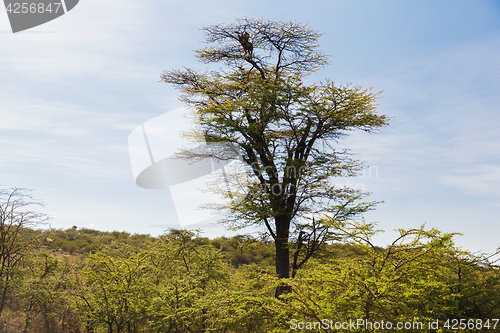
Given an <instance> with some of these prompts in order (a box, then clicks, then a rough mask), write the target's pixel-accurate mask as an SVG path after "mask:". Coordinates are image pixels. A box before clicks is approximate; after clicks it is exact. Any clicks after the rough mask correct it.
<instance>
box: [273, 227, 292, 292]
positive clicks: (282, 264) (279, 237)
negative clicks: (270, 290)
mask: <svg viewBox="0 0 500 333" xmlns="http://www.w3.org/2000/svg"><path fill="white" fill-rule="evenodd" d="M289 227H290V221H289V220H287V219H284V218H281V219H278V218H277V219H276V238H275V239H274V244H275V247H276V275H277V276H278V278H279V279H288V278H289V277H290V248H289V247H288V236H289ZM289 291H291V288H290V286H287V285H280V286H278V287H277V288H276V293H275V296H276V298H280V296H281V295H282V294H283V293H286V292H289Z"/></svg>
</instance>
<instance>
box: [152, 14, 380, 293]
mask: <svg viewBox="0 0 500 333" xmlns="http://www.w3.org/2000/svg"><path fill="white" fill-rule="evenodd" d="M203 31H204V32H205V35H206V40H207V42H208V43H209V44H211V45H210V46H209V47H206V48H203V49H201V50H198V51H196V53H197V57H198V58H199V60H200V61H201V62H203V63H206V64H213V63H219V64H222V65H224V66H225V67H224V68H220V69H219V70H215V71H206V72H199V71H196V70H193V69H183V70H171V71H165V72H164V73H163V74H162V76H161V78H162V80H163V81H164V82H167V83H171V84H173V85H174V86H176V87H177V88H179V89H180V90H181V92H182V93H183V94H182V97H181V100H182V101H184V102H185V103H186V104H187V105H188V106H190V107H191V108H192V109H193V110H195V111H196V115H197V117H198V118H199V121H200V124H201V130H202V132H203V134H204V137H205V140H206V142H207V143H209V145H210V144H211V148H210V151H208V152H206V153H205V155H204V156H202V155H203V154H201V155H198V157H200V156H201V157H208V156H210V157H212V158H217V159H227V158H230V155H231V154H228V153H227V152H228V149H227V147H228V145H231V146H233V147H236V148H237V150H238V152H239V153H240V154H241V156H242V158H243V161H244V164H245V165H246V166H247V167H248V168H247V170H246V171H247V178H248V179H247V180H246V182H247V183H248V191H247V195H246V196H245V197H244V198H243V199H241V197H237V196H233V195H231V193H229V195H228V205H226V206H222V207H221V206H219V207H218V208H220V209H227V210H228V212H229V213H230V214H229V215H228V216H229V217H228V219H226V220H225V222H226V223H229V224H230V226H231V227H234V228H238V227H245V226H248V225H252V224H253V225H255V224H257V225H261V226H263V227H264V230H266V232H267V234H268V235H269V236H270V237H272V238H273V239H274V242H275V245H276V273H277V275H278V277H279V278H289V277H290V270H291V269H292V277H293V276H295V273H296V271H297V270H298V269H299V268H300V267H301V266H302V265H303V264H304V262H306V261H307V259H309V258H310V257H311V255H313V254H314V253H315V251H317V250H318V248H319V246H320V245H321V244H322V243H324V242H325V241H327V240H328V239H330V238H331V237H332V236H333V235H334V234H335V229H334V228H332V224H331V223H330V222H328V221H332V219H333V220H335V221H346V220H349V219H352V218H354V217H356V216H357V215H359V214H360V213H363V212H365V211H367V210H369V209H370V208H372V207H373V205H374V204H375V203H373V202H371V203H370V202H360V201H361V200H359V199H360V198H362V197H363V193H361V192H359V191H356V190H354V189H351V188H348V187H338V186H335V185H334V184H333V183H332V182H331V180H332V177H339V176H343V177H345V176H353V175H355V174H356V173H357V172H358V171H359V170H360V168H361V167H362V165H361V164H360V163H359V162H358V161H355V160H353V159H352V158H350V154H349V153H348V151H347V150H346V149H343V148H341V147H340V146H339V145H338V142H339V139H341V138H342V137H344V136H345V135H346V134H347V132H348V131H351V130H355V129H360V130H363V131H366V132H373V131H375V130H377V129H378V128H380V127H382V126H385V125H386V124H387V122H388V119H387V117H386V116H384V115H378V114H377V113H376V100H377V97H378V93H375V92H373V91H372V90H371V89H363V88H361V87H359V86H352V85H348V86H340V85H336V84H334V83H333V82H332V81H330V80H327V81H326V82H320V83H314V84H306V83H305V82H304V78H305V77H306V76H308V75H310V74H311V73H313V72H315V71H317V70H319V69H321V68H322V67H323V66H324V65H325V64H326V63H327V57H326V56H325V55H324V54H323V53H322V52H321V51H319V50H318V47H319V45H318V38H319V37H320V36H321V35H320V34H319V33H318V32H316V31H314V30H311V29H310V28H309V27H307V26H306V25H302V24H299V23H295V22H281V21H280V22H273V21H267V20H255V19H247V18H244V19H238V20H237V21H236V22H235V23H233V24H219V25H213V26H209V27H205V28H203ZM249 43H251V44H249ZM217 147H219V148H220V149H217ZM221 147H222V148H221ZM188 155H189V154H188ZM191 157H192V158H194V157H195V156H193V154H191ZM230 176H231V175H227V177H228V178H229V179H237V178H231V177H230ZM224 191H225V189H224ZM322 215H323V216H324V215H327V216H328V217H329V218H321V216H322ZM292 244H294V247H295V250H294V253H293V255H292V258H291V256H290V251H291V250H292V249H291V247H292V246H291V245H292ZM277 292H278V293H280V290H279V289H278V291H277Z"/></svg>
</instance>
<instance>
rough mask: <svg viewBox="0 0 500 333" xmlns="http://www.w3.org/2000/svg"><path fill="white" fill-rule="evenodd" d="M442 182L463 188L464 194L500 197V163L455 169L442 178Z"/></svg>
mask: <svg viewBox="0 0 500 333" xmlns="http://www.w3.org/2000/svg"><path fill="white" fill-rule="evenodd" d="M440 183H441V184H444V185H446V186H449V187H452V188H457V189H460V190H462V192H463V193H464V194H469V195H477V196H484V197H500V165H477V166H474V167H472V168H468V169H457V170H453V171H452V174H449V175H446V176H444V177H442V178H441V180H440Z"/></svg>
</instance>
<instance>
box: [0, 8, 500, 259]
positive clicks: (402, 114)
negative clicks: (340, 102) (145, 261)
mask: <svg viewBox="0 0 500 333" xmlns="http://www.w3.org/2000/svg"><path fill="white" fill-rule="evenodd" d="M243 16H247V17H255V18H266V19H270V20H294V21H297V22H303V23H308V24H309V26H310V27H312V28H313V29H316V30H319V31H320V32H322V33H323V34H324V35H323V37H322V38H321V39H320V43H321V45H322V49H323V51H324V52H325V53H326V54H328V55H330V56H331V58H330V60H331V63H330V64H329V65H328V66H327V67H326V68H325V69H324V70H322V71H320V72H318V73H315V74H314V75H313V76H312V78H311V79H314V80H323V79H325V78H330V79H331V80H333V81H334V82H336V83H337V84H347V83H351V82H352V83H354V84H359V85H362V86H365V87H370V86H373V87H374V89H375V90H383V94H382V95H383V96H384V97H383V98H382V99H381V100H380V102H379V104H380V106H379V112H381V113H384V114H387V115H389V116H391V117H394V118H393V119H392V120H391V123H390V125H389V126H388V127H387V128H384V129H382V130H381V131H380V133H379V134H376V135H367V134H364V133H352V135H351V137H349V138H348V139H346V140H345V141H344V142H343V144H344V145H345V147H347V148H351V149H353V152H355V153H357V154H359V159H361V160H364V161H366V164H367V165H369V166H371V167H372V174H371V176H370V175H369V174H367V175H366V177H358V178H356V179H350V182H351V184H353V185H356V186H358V188H364V189H365V190H366V191H369V192H372V195H371V198H372V199H373V200H384V201H385V203H384V204H381V205H380V206H379V207H378V209H377V210H376V211H373V212H370V213H368V214H366V219H367V220H368V221H378V223H379V224H378V227H379V228H380V229H384V230H387V232H386V233H385V234H384V235H382V236H379V237H378V242H379V243H380V245H384V244H386V243H388V242H389V241H390V240H391V239H392V238H393V237H394V232H391V230H393V229H395V228H410V227H418V226H420V225H421V224H422V223H426V224H427V226H428V227H436V228H439V229H441V230H443V231H447V232H451V231H453V232H461V233H463V234H464V235H463V236H460V237H458V238H457V244H458V245H460V246H462V247H464V248H467V249H470V250H472V251H483V252H492V251H494V250H495V249H496V248H498V247H499V246H500V242H499V241H498V235H499V234H500V221H499V220H500V218H499V216H500V157H499V153H500V134H499V133H500V131H498V129H497V124H498V123H500V112H499V111H500V94H499V92H500V60H499V59H500V4H499V2H497V1H457V0H454V1H451V0H449V1H411V2H410V1H347V0H346V1H314V0H313V1H309V2H307V3H306V2H305V1H273V2H270V1H253V2H251V3H249V2H243V1H241V2H239V1H211V2H205V1H182V2H180V1H178V2H177V1H175V2H174V1H161V2H160V1H149V0H144V1H131V0H119V1H118V0H106V1H98V0H81V1H80V3H79V4H78V5H77V6H76V7H75V8H74V9H73V10H72V11H71V12H69V13H67V14H66V15H64V16H62V17H60V18H58V19H56V20H54V21H51V22H49V23H47V24H45V25H42V26H39V27H36V28H33V29H30V30H28V31H26V32H21V33H17V34H12V33H11V32H10V26H9V23H8V18H7V14H6V12H5V11H3V10H0V39H1V42H0V99H1V104H0V156H1V159H0V184H2V185H3V187H14V186H16V187H27V188H31V189H34V192H33V194H34V195H35V196H36V197H37V198H39V199H40V200H41V201H43V202H45V204H46V207H45V208H44V209H43V210H44V211H45V212H46V213H48V214H49V215H51V216H52V217H53V219H52V220H51V221H50V223H51V225H52V227H56V228H69V227H71V226H73V225H76V226H78V227H91V228H96V229H101V230H127V231H130V232H140V233H151V234H154V235H157V234H160V233H161V232H163V231H164V230H165V229H166V228H169V227H179V222H178V221H177V219H176V215H175V213H174V206H173V203H172V200H171V197H170V196H169V193H168V191H166V190H146V189H142V188H139V187H138V186H136V185H135V181H134V176H133V173H132V168H131V161H130V156H129V147H128V138H129V135H130V134H131V133H132V131H133V130H134V129H136V128H137V127H138V126H140V125H141V124H143V123H145V122H147V121H149V120H151V119H153V118H155V117H158V116H161V115H162V114H164V113H165V112H168V111H172V110H175V109H178V108H180V107H182V106H183V105H182V103H181V102H179V101H178V99H177V97H178V92H177V91H176V90H174V89H173V88H172V87H170V86H168V85H167V84H165V83H160V82H159V76H160V73H161V72H162V71H164V70H167V69H178V68H182V67H183V66H185V67H192V68H197V69H204V68H205V65H203V64H201V63H198V62H196V59H195V57H194V53H193V50H195V49H198V48H201V47H203V46H204V43H203V34H202V32H201V31H200V28H201V27H203V26H207V25H211V24H217V23H223V22H225V23H230V22H233V21H234V19H235V18H237V17H243ZM335 182H337V180H335ZM338 183H339V184H340V183H345V180H338ZM193 227H199V228H201V229H203V231H204V232H205V235H207V236H216V235H222V234H226V235H231V233H230V232H228V231H226V230H225V229H224V228H223V227H221V226H214V225H210V224H207V223H204V224H200V225H193Z"/></svg>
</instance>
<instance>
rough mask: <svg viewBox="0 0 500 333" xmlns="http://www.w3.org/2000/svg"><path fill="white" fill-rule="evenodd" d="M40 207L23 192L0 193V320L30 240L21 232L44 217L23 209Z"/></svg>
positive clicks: (15, 190)
mask: <svg viewBox="0 0 500 333" xmlns="http://www.w3.org/2000/svg"><path fill="white" fill-rule="evenodd" d="M33 205H40V203H37V202H35V201H34V200H33V197H32V196H31V195H30V193H29V192H28V191H27V190H25V189H20V188H13V189H0V316H1V315H2V312H3V309H4V307H5V305H6V303H7V299H8V296H9V291H10V287H11V285H12V283H13V279H14V278H15V269H16V268H17V267H18V266H19V264H20V262H21V260H22V259H23V258H24V257H25V256H26V254H28V253H29V249H30V244H31V243H30V240H29V239H28V238H27V237H24V235H23V228H25V227H32V226H36V225H38V224H39V223H41V222H43V221H45V220H46V219H47V218H48V217H47V215H46V214H43V213H37V212H34V211H31V210H29V209H27V207H29V206H33Z"/></svg>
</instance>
